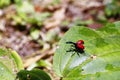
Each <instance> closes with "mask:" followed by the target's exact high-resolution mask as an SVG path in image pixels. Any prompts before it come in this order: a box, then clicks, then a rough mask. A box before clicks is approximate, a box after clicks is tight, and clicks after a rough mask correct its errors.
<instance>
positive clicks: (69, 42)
mask: <svg viewBox="0 0 120 80" xmlns="http://www.w3.org/2000/svg"><path fill="white" fill-rule="evenodd" d="M66 44H74V45H76V43H74V42H71V41H68V42H66Z"/></svg>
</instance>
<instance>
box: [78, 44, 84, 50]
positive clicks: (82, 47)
mask: <svg viewBox="0 0 120 80" xmlns="http://www.w3.org/2000/svg"><path fill="white" fill-rule="evenodd" d="M77 47H78V48H79V49H82V50H83V49H84V48H85V47H84V45H83V44H77Z"/></svg>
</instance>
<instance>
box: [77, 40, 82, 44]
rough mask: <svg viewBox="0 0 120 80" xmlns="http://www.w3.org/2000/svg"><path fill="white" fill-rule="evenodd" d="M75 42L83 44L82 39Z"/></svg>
mask: <svg viewBox="0 0 120 80" xmlns="http://www.w3.org/2000/svg"><path fill="white" fill-rule="evenodd" d="M76 44H84V41H83V40H79V41H77V42H76Z"/></svg>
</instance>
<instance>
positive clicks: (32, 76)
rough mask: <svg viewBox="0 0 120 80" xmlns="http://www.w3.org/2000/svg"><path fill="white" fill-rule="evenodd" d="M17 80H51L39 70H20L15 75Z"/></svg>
mask: <svg viewBox="0 0 120 80" xmlns="http://www.w3.org/2000/svg"><path fill="white" fill-rule="evenodd" d="M17 78H19V80H51V78H50V77H49V75H48V74H47V73H45V72H44V71H42V70H40V69H33V70H31V71H27V70H21V71H20V72H18V74H17Z"/></svg>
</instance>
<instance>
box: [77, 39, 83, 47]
mask: <svg viewBox="0 0 120 80" xmlns="http://www.w3.org/2000/svg"><path fill="white" fill-rule="evenodd" d="M83 44H84V41H83V40H79V41H77V42H76V46H77V47H78V48H79V49H84V45H83Z"/></svg>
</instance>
